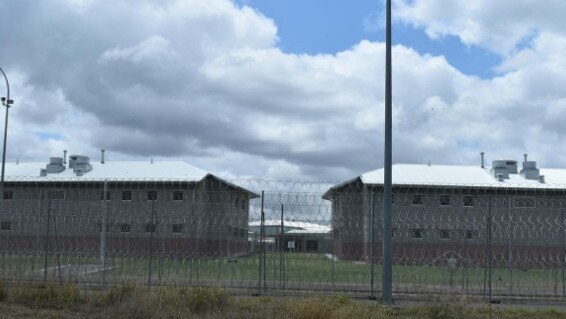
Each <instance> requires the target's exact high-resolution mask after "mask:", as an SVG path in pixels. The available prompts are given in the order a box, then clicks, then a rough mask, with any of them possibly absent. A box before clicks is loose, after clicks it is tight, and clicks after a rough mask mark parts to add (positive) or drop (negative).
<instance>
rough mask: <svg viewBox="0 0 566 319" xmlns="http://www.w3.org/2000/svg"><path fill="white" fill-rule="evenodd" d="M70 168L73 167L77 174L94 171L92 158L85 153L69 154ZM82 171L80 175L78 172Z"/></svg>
mask: <svg viewBox="0 0 566 319" xmlns="http://www.w3.org/2000/svg"><path fill="white" fill-rule="evenodd" d="M69 168H72V169H73V172H74V173H75V174H77V176H82V175H83V174H84V173H88V172H90V171H92V166H91V165H90V159H89V158H88V157H87V156H83V155H71V156H69ZM78 171H81V172H80V175H79V173H78Z"/></svg>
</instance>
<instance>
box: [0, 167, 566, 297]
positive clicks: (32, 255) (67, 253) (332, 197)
mask: <svg viewBox="0 0 566 319" xmlns="http://www.w3.org/2000/svg"><path fill="white" fill-rule="evenodd" d="M1 200H2V202H1V205H0V207H1V211H0V214H1V215H0V252H1V256H0V259H1V260H0V280H3V281H5V282H31V283H42V282H54V283H60V284H65V283H79V284H95V285H101V286H105V285H116V284H121V283H124V282H131V283H135V284H147V285H188V286H218V287H225V288H237V289H245V290H249V292H250V293H253V294H263V293H266V292H269V291H278V292H279V293H283V294H284V293H285V292H286V291H288V292H293V293H295V292H301V291H302V292H307V291H321V292H331V293H333V292H337V293H338V292H340V293H357V294H360V293H361V294H367V295H368V296H370V297H372V298H375V297H377V296H378V295H379V293H380V291H379V290H380V287H381V268H382V267H381V252H382V242H383V241H382V233H383V232H382V210H383V189H382V186H381V185H367V184H362V183H360V182H355V181H354V182H351V183H342V184H339V183H316V182H303V183H301V182H283V181H269V180H222V179H218V178H215V177H213V176H209V177H207V178H205V179H203V180H200V181H182V180H104V181H96V180H85V179H81V178H76V179H68V180H55V179H49V178H21V179H12V180H8V181H7V182H6V184H5V187H4V194H3V196H2V198H1ZM392 200H393V232H392V236H393V292H394V297H395V296H402V295H406V294H408V295H413V296H431V295H439V294H446V295H462V296H471V297H477V298H485V299H488V300H511V299H530V300H542V299H544V300H553V301H561V302H563V301H566V276H565V275H566V273H565V270H566V265H565V264H566V236H565V235H566V232H565V226H566V225H565V222H566V221H565V218H566V215H565V214H566V185H549V184H540V185H538V186H536V187H533V185H532V184H525V185H515V186H513V187H497V188H495V187H492V186H489V185H427V186H422V185H394V186H393V199H392Z"/></svg>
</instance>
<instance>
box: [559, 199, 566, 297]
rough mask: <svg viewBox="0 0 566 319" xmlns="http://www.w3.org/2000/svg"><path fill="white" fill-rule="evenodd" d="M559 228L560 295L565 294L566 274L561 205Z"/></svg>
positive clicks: (562, 210)
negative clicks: (565, 269)
mask: <svg viewBox="0 0 566 319" xmlns="http://www.w3.org/2000/svg"><path fill="white" fill-rule="evenodd" d="M560 206H562V203H560ZM560 230H561V232H560V233H561V234H560V235H561V236H560V248H561V249H560V250H561V254H560V257H561V258H560V261H561V262H560V264H561V265H562V267H561V268H562V269H561V270H562V297H565V296H566V274H565V273H564V259H565V257H566V256H565V255H564V240H565V238H564V209H563V208H562V207H560Z"/></svg>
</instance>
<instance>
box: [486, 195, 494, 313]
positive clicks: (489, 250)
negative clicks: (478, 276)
mask: <svg viewBox="0 0 566 319" xmlns="http://www.w3.org/2000/svg"><path fill="white" fill-rule="evenodd" d="M491 206H492V203H491V195H489V196H488V209H487V214H488V216H487V247H486V249H487V256H486V257H487V274H488V275H487V280H488V293H489V301H490V302H491V298H492V295H493V294H492V264H493V250H492V249H493V247H492V246H491V245H492V243H491V236H492V233H491V232H492V229H491V228H492V225H491V223H492V211H491V208H492V207H491Z"/></svg>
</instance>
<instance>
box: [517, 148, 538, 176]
mask: <svg viewBox="0 0 566 319" xmlns="http://www.w3.org/2000/svg"><path fill="white" fill-rule="evenodd" d="M521 176H523V177H524V178H526V179H534V180H538V179H539V176H540V171H539V169H538V168H537V162H535V161H527V154H525V161H524V162H523V169H522V170H521Z"/></svg>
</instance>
